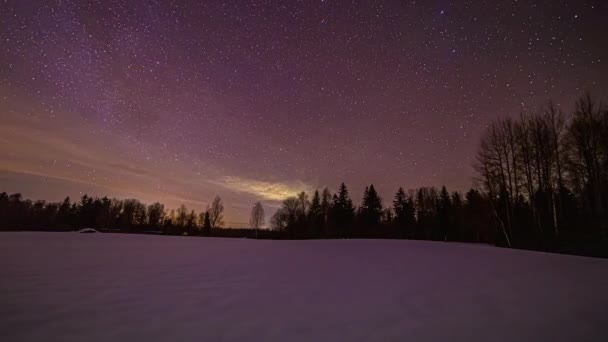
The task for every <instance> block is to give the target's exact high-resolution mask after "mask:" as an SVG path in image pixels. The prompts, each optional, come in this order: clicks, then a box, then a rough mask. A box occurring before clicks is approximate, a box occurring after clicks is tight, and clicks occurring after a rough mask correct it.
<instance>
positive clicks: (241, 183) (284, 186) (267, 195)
mask: <svg viewBox="0 0 608 342" xmlns="http://www.w3.org/2000/svg"><path fill="white" fill-rule="evenodd" d="M214 183H216V184H219V185H221V186H223V187H225V188H227V189H229V190H232V191H235V192H243V193H248V194H251V195H254V196H257V197H260V198H262V199H264V200H268V201H281V200H284V199H285V198H287V197H289V196H294V195H295V194H297V193H298V192H300V191H310V190H311V189H312V186H310V185H308V184H306V183H304V182H301V181H295V182H267V181H260V180H254V179H247V178H241V177H233V176H224V177H221V178H220V179H219V180H218V181H215V182H214Z"/></svg>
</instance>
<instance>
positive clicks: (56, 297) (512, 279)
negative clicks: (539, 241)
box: [0, 233, 608, 342]
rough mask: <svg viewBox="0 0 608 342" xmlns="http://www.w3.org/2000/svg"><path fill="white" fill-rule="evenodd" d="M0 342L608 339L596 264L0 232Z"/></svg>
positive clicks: (324, 244) (462, 253)
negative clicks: (0, 340)
mask: <svg viewBox="0 0 608 342" xmlns="http://www.w3.org/2000/svg"><path fill="white" fill-rule="evenodd" d="M0 336H1V339H2V341H172V342H173V341H608V260H603V259H593V258H584V257H575V256H564V255H556V254H545V253H535V252H526V251H517V250H508V249H500V248H495V247H490V246H481V245H468V244H456V243H448V244H446V243H442V242H437V243H433V242H421V241H390V240H333V241H330V240H326V241H261V240H246V239H217V238H192V237H163V236H144V235H122V234H78V233H0Z"/></svg>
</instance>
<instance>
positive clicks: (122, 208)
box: [0, 95, 608, 256]
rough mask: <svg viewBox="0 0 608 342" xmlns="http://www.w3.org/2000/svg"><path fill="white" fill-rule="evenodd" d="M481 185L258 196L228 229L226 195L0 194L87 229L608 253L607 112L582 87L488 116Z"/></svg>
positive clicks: (36, 221)
mask: <svg viewBox="0 0 608 342" xmlns="http://www.w3.org/2000/svg"><path fill="white" fill-rule="evenodd" d="M475 169H476V172H477V180H476V183H477V184H478V186H476V187H474V188H472V189H471V190H469V191H466V192H464V193H461V192H449V191H448V190H447V189H446V187H442V188H441V189H437V188H434V187H423V188H418V189H412V190H408V191H405V190H404V189H402V188H399V189H398V190H397V191H396V193H395V194H394V195H393V196H392V197H391V198H390V200H389V201H386V202H385V201H383V200H382V199H381V198H380V196H379V195H378V193H377V192H376V189H375V188H374V186H373V185H369V186H367V187H365V189H364V194H363V199H362V201H361V202H360V204H359V205H358V206H357V205H355V204H354V202H353V200H352V199H351V197H350V195H349V191H348V188H347V186H346V185H345V184H344V183H342V184H341V185H340V187H339V189H338V192H337V193H335V194H332V193H331V192H330V190H329V189H328V188H325V189H323V190H321V191H318V190H317V191H315V192H314V193H313V194H312V196H311V195H309V194H307V193H305V192H302V193H300V194H298V195H296V196H293V197H289V198H287V199H285V200H284V201H283V202H282V204H281V206H280V208H279V209H278V210H277V211H276V213H274V215H273V216H272V217H271V218H270V221H269V227H270V228H272V230H266V229H260V228H261V227H263V226H264V223H265V217H264V209H263V207H262V205H261V203H259V202H257V203H255V204H254V205H253V208H252V212H251V219H250V226H251V227H252V228H251V229H239V230H232V229H221V228H222V225H223V222H222V218H223V214H222V213H223V208H224V207H223V204H222V201H221V199H220V198H219V197H216V198H215V199H214V201H213V203H212V204H211V206H210V207H209V208H208V209H207V210H205V211H203V212H201V213H198V214H197V213H196V212H195V211H193V210H188V209H187V208H186V207H185V206H181V207H180V208H178V209H177V210H169V211H167V210H166V209H165V207H164V206H163V205H162V204H160V203H154V204H151V205H144V204H142V203H141V202H139V201H137V200H134V199H128V200H116V199H108V198H106V197H104V198H92V197H88V196H86V195H85V196H83V197H82V198H81V199H80V201H78V202H76V203H72V202H70V199H69V198H66V200H64V201H63V202H60V203H50V202H44V201H36V202H32V201H29V200H23V199H22V198H21V196H20V195H19V194H13V195H8V194H6V193H2V194H0V229H37V230H40V229H42V230H71V229H75V228H82V227H92V228H97V229H117V230H120V231H126V232H160V233H164V234H181V235H183V234H188V235H207V236H233V237H236V236H241V237H259V238H281V239H282V238H286V239H306V238H399V239H425V240H439V241H462V242H482V243H490V244H496V245H499V246H507V247H516V248H527V249H535V250H544V251H555V252H568V253H577V254H586V255H598V256H608V214H607V210H608V110H607V109H606V107H604V106H603V105H602V104H601V103H599V102H597V101H595V100H594V99H593V98H592V97H591V96H589V95H586V96H584V97H582V98H580V99H579V100H578V101H577V102H576V105H575V109H574V110H573V112H571V113H564V112H562V111H561V110H560V109H558V108H557V107H556V106H554V105H553V104H552V103H548V104H547V105H545V106H544V107H542V108H541V109H540V110H539V111H538V112H536V113H526V114H521V115H520V116H519V118H517V119H514V118H503V119H499V120H496V121H495V122H493V123H492V124H491V125H490V126H489V127H488V128H487V130H486V132H485V134H484V135H483V137H482V139H481V143H480V146H479V151H478V153H477V157H476V163H475Z"/></svg>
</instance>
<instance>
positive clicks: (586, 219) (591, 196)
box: [475, 94, 608, 249]
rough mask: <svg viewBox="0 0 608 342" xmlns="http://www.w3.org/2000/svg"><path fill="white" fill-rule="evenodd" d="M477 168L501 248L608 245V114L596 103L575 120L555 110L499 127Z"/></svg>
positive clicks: (587, 103) (579, 106) (584, 105)
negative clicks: (603, 243) (504, 246)
mask: <svg viewBox="0 0 608 342" xmlns="http://www.w3.org/2000/svg"><path fill="white" fill-rule="evenodd" d="M475 168H476V170H477V173H478V176H479V181H480V183H481V184H482V186H483V190H484V196H485V197H486V198H487V199H488V203H489V204H490V205H491V208H492V212H493V216H494V218H495V221H496V222H495V226H496V227H497V229H498V231H499V233H500V234H499V236H498V238H499V240H500V243H501V244H505V245H514V246H523V247H528V248H535V249H545V247H548V248H550V247H551V246H553V245H556V244H557V245H560V244H564V243H578V244H587V245H589V244H595V243H596V242H597V241H604V242H605V241H606V239H607V237H608V236H607V233H608V232H607V228H608V216H607V212H606V210H607V208H608V110H607V108H606V107H605V106H604V105H603V104H602V103H600V102H598V101H596V100H594V99H593V98H592V97H591V96H590V95H588V94H587V95H585V96H583V97H581V98H580V99H579V100H578V101H577V102H576V104H575V107H574V110H573V112H572V113H568V114H566V113H564V112H562V111H561V110H560V109H558V108H556V106H555V105H553V104H552V103H548V104H547V105H545V106H544V107H543V108H542V109H541V110H539V111H538V112H536V113H530V114H522V115H520V117H519V118H518V119H512V118H504V119H501V120H497V121H495V122H494V123H492V125H491V126H490V127H489V128H488V129H487V131H486V132H485V135H484V136H483V138H482V141H481V144H480V147H479V151H478V154H477V162H476V164H475Z"/></svg>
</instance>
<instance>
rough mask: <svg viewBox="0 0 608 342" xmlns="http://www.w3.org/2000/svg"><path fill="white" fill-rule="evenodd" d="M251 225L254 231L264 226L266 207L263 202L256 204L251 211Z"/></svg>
mask: <svg viewBox="0 0 608 342" xmlns="http://www.w3.org/2000/svg"><path fill="white" fill-rule="evenodd" d="M249 224H250V225H251V227H252V228H253V229H256V230H257V229H260V228H262V226H263V225H264V207H263V206H262V203H261V202H255V204H254V205H253V208H252V209H251V218H250V219H249Z"/></svg>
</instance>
